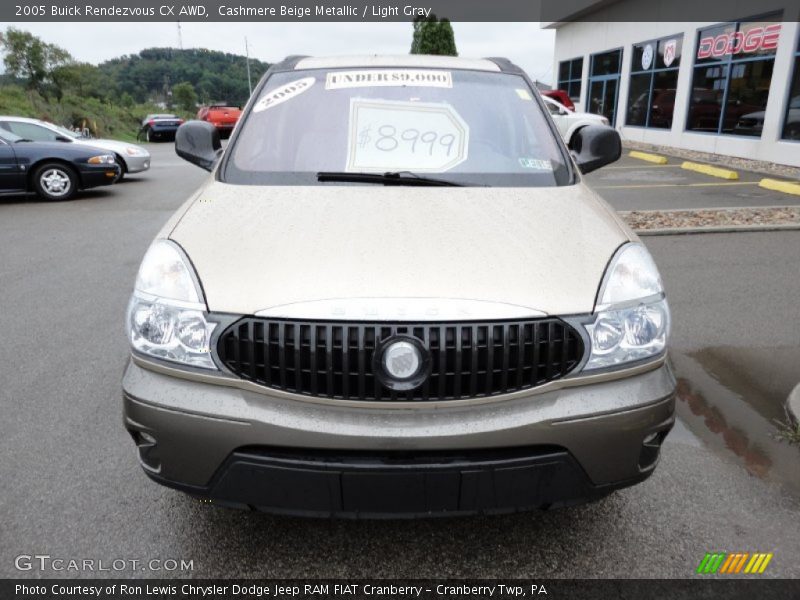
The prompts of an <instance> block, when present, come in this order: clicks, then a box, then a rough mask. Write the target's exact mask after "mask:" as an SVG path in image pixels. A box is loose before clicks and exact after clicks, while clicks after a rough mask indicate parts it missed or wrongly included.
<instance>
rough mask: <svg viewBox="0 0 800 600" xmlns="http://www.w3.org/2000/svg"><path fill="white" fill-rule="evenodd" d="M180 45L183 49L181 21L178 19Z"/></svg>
mask: <svg viewBox="0 0 800 600" xmlns="http://www.w3.org/2000/svg"><path fill="white" fill-rule="evenodd" d="M178 47H179V48H180V49H181V50H183V35H182V34H181V22H180V21H178Z"/></svg>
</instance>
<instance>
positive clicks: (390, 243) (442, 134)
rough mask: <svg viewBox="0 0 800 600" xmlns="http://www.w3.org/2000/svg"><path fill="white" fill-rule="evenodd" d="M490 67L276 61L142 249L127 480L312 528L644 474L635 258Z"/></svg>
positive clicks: (599, 486) (606, 134)
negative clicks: (295, 517)
mask: <svg viewBox="0 0 800 600" xmlns="http://www.w3.org/2000/svg"><path fill="white" fill-rule="evenodd" d="M575 136H576V137H575V139H574V140H573V144H572V147H573V153H572V154H571V153H570V151H568V149H567V148H566V146H565V145H564V143H563V141H562V140H561V139H560V137H559V134H558V131H557V129H556V127H555V125H554V123H553V121H552V119H551V118H550V116H549V115H548V111H547V108H546V107H545V105H544V103H543V101H542V99H541V97H540V96H539V94H538V93H537V91H536V89H535V87H534V86H533V85H532V82H531V81H530V79H529V78H528V77H527V76H526V75H525V73H524V72H523V71H521V70H520V69H519V68H517V67H516V66H514V65H513V64H511V63H509V62H508V61H507V60H504V59H487V60H467V59H462V58H450V57H428V56H397V57H375V56H370V57H357V58H307V57H291V58H287V59H286V60H285V61H283V62H281V63H280V64H277V65H274V66H273V67H272V68H271V69H270V70H269V71H268V72H267V73H266V75H265V76H264V78H263V79H262V81H261V82H260V83H259V85H258V87H257V89H256V91H255V93H254V95H253V98H252V99H251V101H250V103H249V104H248V106H247V107H246V109H245V110H244V112H243V115H242V118H241V120H240V121H239V123H238V125H237V127H236V129H235V131H234V133H233V135H232V137H231V140H230V143H229V145H228V146H227V148H226V149H225V151H224V153H223V151H222V149H221V147H220V141H219V136H218V133H217V132H216V130H215V129H214V127H213V126H212V125H210V124H208V123H204V122H199V121H193V122H189V123H186V124H184V125H182V126H181V128H180V129H179V130H178V133H177V141H176V151H177V153H178V154H179V155H180V156H182V157H183V158H185V159H187V160H189V161H190V162H192V163H195V164H197V165H199V166H201V167H203V168H205V169H208V170H209V171H211V172H212V173H213V175H212V176H211V177H210V178H209V180H208V182H207V183H206V184H205V185H203V186H202V187H201V188H200V190H199V191H197V192H196V193H195V194H193V195H192V197H191V198H189V199H188V201H187V202H186V203H185V204H184V205H183V206H182V207H181V208H180V209H179V210H178V211H177V212H176V213H175V215H174V216H173V217H172V218H171V219H170V220H169V222H168V223H167V224H166V225H165V226H164V228H163V229H162V230H161V232H160V233H159V234H158V236H157V237H156V239H155V241H154V242H153V243H152V245H151V246H150V248H149V250H148V251H147V253H146V255H145V257H144V259H143V261H142V264H141V267H140V270H139V275H138V278H137V280H136V285H135V290H134V292H133V296H132V298H131V302H130V306H129V310H128V316H127V332H128V337H129V341H130V344H131V349H132V352H131V360H130V363H129V365H128V367H127V370H126V372H125V375H124V379H123V389H124V413H125V415H124V419H125V426H126V427H127V429H128V430H129V431H130V433H131V435H132V437H133V439H134V441H135V443H136V447H137V450H138V458H139V462H140V464H141V466H142V467H143V468H144V471H145V473H146V474H147V475H148V476H149V477H150V478H152V479H153V480H155V481H156V482H158V483H161V484H164V485H167V486H170V487H174V488H177V489H179V490H183V491H185V492H187V493H189V494H192V495H194V496H198V497H202V498H206V499H211V500H212V501H214V502H215V503H218V504H223V505H227V506H237V507H242V508H254V509H261V510H267V511H271V512H278V513H291V514H299V515H316V516H350V517H353V516H364V517H375V516H391V515H402V516H409V515H412V516H426V515H434V514H437V515H441V514H473V513H491V512H507V511H516V510H523V509H530V508H548V507H552V506H559V505H565V504H571V503H575V502H579V501H583V500H587V499H593V498H598V497H602V496H604V495H606V494H608V493H609V492H611V491H612V490H614V489H617V488H620V487H624V486H628V485H632V484H634V483H637V482H640V481H642V480H644V479H645V478H647V477H648V476H649V475H650V474H651V473H652V472H653V469H654V468H655V466H656V463H657V461H658V457H659V451H660V446H661V443H662V441H663V440H664V437H665V436H666V435H667V433H668V432H669V430H670V428H671V427H672V424H673V422H674V386H675V382H674V379H673V376H672V374H671V371H670V369H669V366H668V364H667V362H666V350H667V338H668V335H669V327H670V315H669V309H668V306H667V301H666V298H665V295H664V290H663V286H662V283H661V279H660V277H659V274H658V271H657V269H656V266H655V264H654V263H653V260H652V258H651V257H650V255H649V254H648V252H647V250H646V249H645V247H644V246H643V245H642V244H641V243H640V242H639V241H638V239H637V238H636V236H635V235H634V234H633V233H632V232H631V231H630V230H629V229H628V228H627V227H626V226H625V225H624V224H623V223H622V222H621V221H620V220H619V218H618V217H617V216H616V215H615V213H614V211H613V210H612V209H611V208H610V207H609V206H608V205H607V204H606V203H605V202H604V201H603V200H602V199H601V198H599V197H598V196H597V195H596V194H595V193H594V192H592V191H591V190H590V189H589V188H588V187H587V186H586V184H585V183H584V182H583V179H582V175H581V172H583V173H586V172H588V171H590V170H593V169H596V168H599V167H601V166H603V165H605V164H608V163H610V162H613V161H615V160H616V159H617V158H619V155H620V140H619V136H618V135H617V133H616V132H615V131H614V130H613V129H611V128H608V127H604V126H589V127H585V128H583V129H581V130H580V131H579V132H577V133H576V134H575Z"/></svg>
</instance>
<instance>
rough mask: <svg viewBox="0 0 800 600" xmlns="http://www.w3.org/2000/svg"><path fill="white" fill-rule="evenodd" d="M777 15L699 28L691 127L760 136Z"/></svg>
mask: <svg viewBox="0 0 800 600" xmlns="http://www.w3.org/2000/svg"><path fill="white" fill-rule="evenodd" d="M778 16H779V15H772V16H771V17H770V18H761V19H758V20H753V21H741V22H738V23H725V24H721V25H715V26H713V27H708V28H706V29H701V30H700V31H699V32H698V36H697V47H696V49H695V68H694V76H693V78H692V95H691V102H690V104H689V115H688V118H687V124H686V128H687V130H689V131H704V132H709V133H725V134H734V135H747V136H756V137H760V136H761V132H762V129H763V125H764V114H765V112H764V111H765V110H766V108H767V99H768V97H769V86H770V82H771V81H772V70H773V66H774V63H775V52H776V50H777V48H778V38H779V37H780V31H781V23H780V22H779V21H777V20H776V19H777V17H778Z"/></svg>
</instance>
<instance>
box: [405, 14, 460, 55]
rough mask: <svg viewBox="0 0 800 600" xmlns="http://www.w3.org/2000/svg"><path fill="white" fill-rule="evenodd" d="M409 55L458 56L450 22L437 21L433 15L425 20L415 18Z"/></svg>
mask: <svg viewBox="0 0 800 600" xmlns="http://www.w3.org/2000/svg"><path fill="white" fill-rule="evenodd" d="M411 54H439V55H443V56H458V51H457V50H456V38H455V34H454V33H453V26H452V25H451V24H450V21H449V20H448V19H441V20H440V19H437V18H436V15H433V14H432V15H431V16H430V17H427V18H425V17H418V18H415V19H414V36H413V38H412V40H411Z"/></svg>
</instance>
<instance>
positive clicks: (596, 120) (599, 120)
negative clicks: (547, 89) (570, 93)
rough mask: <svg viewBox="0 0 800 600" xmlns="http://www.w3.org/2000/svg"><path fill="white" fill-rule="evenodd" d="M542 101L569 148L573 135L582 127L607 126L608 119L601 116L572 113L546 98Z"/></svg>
mask: <svg viewBox="0 0 800 600" xmlns="http://www.w3.org/2000/svg"><path fill="white" fill-rule="evenodd" d="M542 100H544V103H545V105H546V106H547V110H548V111H549V112H550V116H551V117H553V121H555V124H556V127H558V131H559V132H560V133H561V137H563V138H564V141H565V142H566V143H567V146H569V147H570V148H572V142H573V140H574V139H575V134H576V133H577V132H578V131H580V130H581V129H583V128H584V127H588V126H589V125H603V126H608V119H607V118H606V117H604V116H603V115H594V114H592V113H583V112H575V111H572V110H570V109H568V108H567V107H566V106H564V105H563V104H561V103H559V102H556V101H555V100H553V99H552V98H548V97H547V96H544V97H543V98H542Z"/></svg>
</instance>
